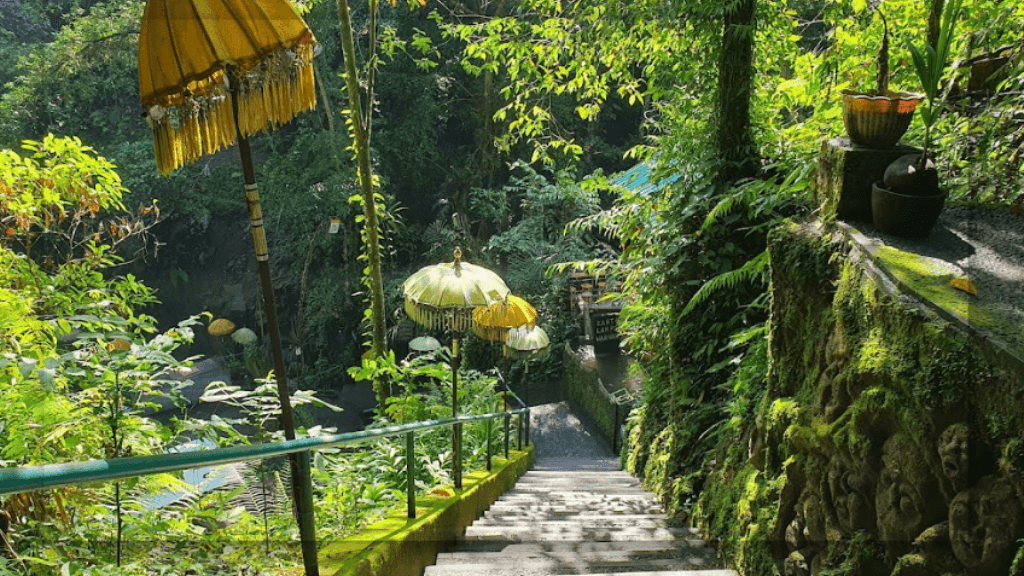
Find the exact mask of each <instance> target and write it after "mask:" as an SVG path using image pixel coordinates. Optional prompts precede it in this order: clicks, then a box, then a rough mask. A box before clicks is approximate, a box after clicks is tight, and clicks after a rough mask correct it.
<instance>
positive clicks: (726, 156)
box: [717, 0, 758, 182]
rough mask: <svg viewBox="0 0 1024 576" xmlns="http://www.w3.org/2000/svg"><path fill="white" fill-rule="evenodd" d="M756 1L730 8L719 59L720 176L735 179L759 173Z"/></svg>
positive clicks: (746, 0)
mask: <svg viewBox="0 0 1024 576" xmlns="http://www.w3.org/2000/svg"><path fill="white" fill-rule="evenodd" d="M755 12H756V11H755V0H736V1H735V2H734V3H732V5H731V6H729V7H727V8H726V10H725V14H724V22H723V27H722V52H721V54H720V56H719V59H718V126H717V144H718V157H719V160H720V161H721V163H722V169H721V172H720V179H721V180H722V181H724V182H732V181H735V180H738V179H740V178H746V177H750V176H754V175H755V174H756V173H757V164H758V162H757V157H756V150H755V148H754V138H753V134H752V133H751V126H750V97H751V94H752V92H753V79H754V64H753V60H754V30H755V27H756V23H757V21H756V14H755Z"/></svg>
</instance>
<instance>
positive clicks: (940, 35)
mask: <svg viewBox="0 0 1024 576" xmlns="http://www.w3.org/2000/svg"><path fill="white" fill-rule="evenodd" d="M962 6H963V0H949V2H947V3H946V5H945V8H943V11H942V18H941V23H940V24H939V27H938V29H937V35H936V38H935V42H934V44H932V42H931V41H929V42H927V43H926V44H925V45H924V47H923V49H922V48H918V47H917V46H915V45H914V44H912V43H909V42H908V43H907V48H908V49H909V50H910V54H911V56H912V57H913V60H914V71H915V72H916V73H917V78H918V80H920V81H921V87H922V89H923V90H924V93H925V96H926V97H927V99H928V100H927V102H928V105H927V106H925V107H924V108H922V109H921V120H922V121H923V122H924V146H922V148H921V156H920V160H918V167H919V168H918V169H919V170H923V169H924V165H925V164H926V163H927V162H928V157H929V155H930V154H931V145H932V126H934V125H935V122H936V121H937V120H938V119H939V114H940V113H941V112H942V104H943V102H944V101H945V99H946V96H947V95H948V94H949V90H950V88H952V85H953V84H952V82H950V84H949V87H950V88H947V89H946V90H945V92H943V93H942V94H940V93H939V91H940V88H941V84H942V78H943V77H944V76H945V75H946V61H947V59H948V58H949V50H950V46H951V45H952V43H953V32H954V30H955V29H956V22H957V20H958V19H959V18H960V12H961V9H962ZM955 72H956V68H955V67H954V69H953V70H952V71H950V74H951V75H952V74H954V73H955Z"/></svg>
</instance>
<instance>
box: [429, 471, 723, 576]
mask: <svg viewBox="0 0 1024 576" xmlns="http://www.w3.org/2000/svg"><path fill="white" fill-rule="evenodd" d="M612 573H614V574H618V575H622V576H626V575H629V576H735V573H734V572H732V571H731V570H725V569H722V568H721V563H720V562H719V561H718V560H717V559H716V557H715V554H714V551H713V550H711V549H710V548H707V547H705V546H704V542H703V541H702V540H700V539H699V538H698V537H697V535H696V534H695V533H694V532H693V531H692V530H691V529H688V528H680V527H676V526H673V525H672V524H671V522H669V521H668V520H667V519H666V517H665V514H664V513H663V512H662V510H661V507H660V506H659V505H658V504H657V502H656V501H655V500H654V499H653V497H652V496H651V495H650V494H649V493H647V492H646V491H644V489H643V488H642V487H641V486H640V483H639V482H638V481H637V480H636V479H635V478H633V477H632V476H630V475H629V474H627V473H625V472H622V471H620V470H619V466H618V460H616V459H612V458H598V459H587V460H581V459H571V458H564V459H542V460H539V461H538V462H537V465H536V466H535V467H534V469H533V470H531V471H530V472H527V473H526V474H525V475H524V476H523V477H522V478H520V480H519V482H518V483H517V484H516V486H515V488H513V489H512V490H510V491H509V492H507V493H505V495H504V496H502V497H501V499H499V500H498V501H497V502H495V503H494V504H493V505H492V506H491V507H490V509H489V510H488V511H487V512H485V513H484V516H483V517H482V518H480V519H478V520H477V521H476V522H475V523H474V524H473V525H472V526H470V527H469V528H467V529H466V535H465V540H464V541H462V542H461V543H460V544H459V546H458V547H457V548H456V549H455V550H454V551H453V552H448V553H443V554H440V555H438V557H437V564H435V565H434V566H429V567H427V569H426V572H425V575H424V576H544V575H549V574H552V575H553V574H591V575H606V574H612Z"/></svg>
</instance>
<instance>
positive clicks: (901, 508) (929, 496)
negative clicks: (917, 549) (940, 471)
mask: <svg viewBox="0 0 1024 576" xmlns="http://www.w3.org/2000/svg"><path fill="white" fill-rule="evenodd" d="M882 464H883V467H882V472H881V474H880V475H879V479H878V487H877V491H876V493H875V509H876V510H877V522H878V533H879V536H881V538H882V541H883V542H884V543H885V545H886V547H887V548H888V549H889V550H890V552H901V553H902V552H905V551H907V550H909V548H910V543H911V542H912V541H913V540H914V539H915V538H916V537H917V535H918V534H920V533H921V532H923V531H924V529H925V528H928V527H929V526H931V525H933V524H935V523H937V522H939V521H940V520H942V518H943V516H944V515H945V512H946V510H945V506H944V505H943V503H942V499H941V497H940V493H939V490H938V486H937V482H936V478H935V476H934V475H933V474H932V472H931V471H930V470H929V469H928V466H927V464H926V463H925V459H924V458H923V457H922V456H921V451H920V450H919V449H918V447H917V444H915V443H914V441H913V440H911V439H910V438H908V437H907V436H905V435H903V434H896V435H894V436H892V437H891V438H889V439H888V440H886V442H885V445H883V447H882Z"/></svg>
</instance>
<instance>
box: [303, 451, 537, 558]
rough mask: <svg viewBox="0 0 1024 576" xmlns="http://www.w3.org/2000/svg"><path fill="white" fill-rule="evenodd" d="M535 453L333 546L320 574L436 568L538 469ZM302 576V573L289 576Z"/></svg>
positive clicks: (500, 462) (513, 458)
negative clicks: (479, 521)
mask: <svg viewBox="0 0 1024 576" xmlns="http://www.w3.org/2000/svg"><path fill="white" fill-rule="evenodd" d="M536 458H537V456H536V453H535V452H534V449H533V447H532V446H531V447H529V448H527V449H526V450H525V451H517V450H513V451H511V452H510V454H509V459H508V460H505V459H504V458H500V457H495V458H494V460H493V469H492V470H491V471H490V472H488V471H486V470H478V471H476V472H472V473H469V474H466V475H465V476H464V477H463V479H462V481H463V488H462V489H461V490H455V489H453V488H452V487H450V486H447V487H445V491H446V492H447V493H449V494H453V496H451V497H448V498H444V497H438V496H424V497H420V498H417V501H416V518H415V519H409V518H407V517H406V513H405V507H404V506H403V507H402V508H401V510H398V511H396V512H393V513H392V514H390V515H389V516H388V517H386V518H385V519H383V520H381V521H379V522H376V523H374V524H371V525H370V526H368V527H366V528H364V529H363V530H361V531H359V532H358V533H356V534H353V535H352V536H350V537H348V538H346V539H344V540H341V541H339V542H333V543H331V544H328V545H327V546H325V547H324V549H323V550H321V551H320V573H321V574H333V575H334V576H406V575H408V576H419V575H420V574H422V573H423V569H424V568H425V567H426V566H429V565H431V564H433V563H434V561H435V560H436V558H437V554H438V552H441V551H443V550H445V549H447V548H449V547H451V546H452V545H454V544H455V542H456V541H457V540H458V539H459V538H460V537H461V536H462V535H463V533H464V532H465V529H466V527H467V526H469V525H470V524H472V523H473V521H474V520H476V519H477V518H478V517H479V516H480V515H481V514H483V512H484V511H485V510H486V509H487V508H488V507H489V506H490V505H491V504H493V503H494V502H495V501H496V500H497V499H498V498H499V497H500V496H501V495H502V494H504V493H505V492H506V491H508V490H509V489H510V488H511V487H512V486H514V485H515V483H516V481H517V480H518V479H519V477H520V476H522V475H523V474H524V473H526V471H527V470H529V469H530V468H532V467H533V464H534V462H535V461H536ZM283 574H287V575H289V576H290V575H296V576H298V575H300V574H302V568H301V567H299V568H295V569H294V570H291V571H287V572H284V573H283Z"/></svg>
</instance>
